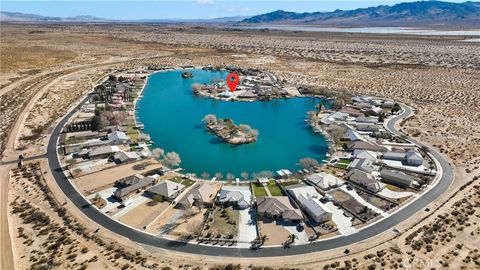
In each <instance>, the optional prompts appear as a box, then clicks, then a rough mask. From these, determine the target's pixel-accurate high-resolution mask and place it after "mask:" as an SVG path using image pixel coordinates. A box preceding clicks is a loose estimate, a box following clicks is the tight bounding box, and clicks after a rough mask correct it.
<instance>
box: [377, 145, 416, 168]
mask: <svg viewBox="0 0 480 270" xmlns="http://www.w3.org/2000/svg"><path fill="white" fill-rule="evenodd" d="M382 157H383V159H386V160H398V161H402V162H405V163H407V164H408V165H412V166H420V165H422V164H423V157H422V155H421V154H420V153H418V152H417V151H415V150H413V149H410V150H408V151H407V152H386V153H384V154H383V156H382Z"/></svg>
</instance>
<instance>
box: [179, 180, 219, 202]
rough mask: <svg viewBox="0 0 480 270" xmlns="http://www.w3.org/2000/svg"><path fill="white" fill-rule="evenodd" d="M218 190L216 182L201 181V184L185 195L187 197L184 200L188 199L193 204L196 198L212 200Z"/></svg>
mask: <svg viewBox="0 0 480 270" xmlns="http://www.w3.org/2000/svg"><path fill="white" fill-rule="evenodd" d="M216 192H217V187H216V184H215V183H206V182H204V183H201V184H200V185H199V186H197V187H195V188H194V189H193V190H192V191H190V193H189V194H188V195H187V196H185V199H183V200H182V201H185V200H186V201H187V202H188V203H189V204H190V205H192V204H193V203H194V202H195V200H201V201H203V202H212V201H213V199H214V196H215V193H216Z"/></svg>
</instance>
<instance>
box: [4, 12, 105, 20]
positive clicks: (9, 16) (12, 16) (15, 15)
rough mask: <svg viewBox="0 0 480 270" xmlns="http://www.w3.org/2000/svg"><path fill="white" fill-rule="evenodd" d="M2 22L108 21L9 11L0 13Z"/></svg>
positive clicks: (85, 16) (89, 17) (95, 18)
mask: <svg viewBox="0 0 480 270" xmlns="http://www.w3.org/2000/svg"><path fill="white" fill-rule="evenodd" d="M0 20H1V21H12V22H48V21H56V22H60V21H65V22H95V21H106V20H105V19H102V18H97V17H93V16H88V15H81V16H75V17H66V18H62V17H49V16H41V15H36V14H26V13H21V12H8V11H1V12H0Z"/></svg>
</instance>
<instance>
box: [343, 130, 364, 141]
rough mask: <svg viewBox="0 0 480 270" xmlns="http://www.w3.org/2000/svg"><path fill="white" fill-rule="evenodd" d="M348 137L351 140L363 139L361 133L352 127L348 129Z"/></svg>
mask: <svg viewBox="0 0 480 270" xmlns="http://www.w3.org/2000/svg"><path fill="white" fill-rule="evenodd" d="M346 137H347V138H348V139H349V140H350V141H360V140H361V139H362V138H361V137H360V135H358V133H357V132H356V131H354V130H352V129H347V132H346Z"/></svg>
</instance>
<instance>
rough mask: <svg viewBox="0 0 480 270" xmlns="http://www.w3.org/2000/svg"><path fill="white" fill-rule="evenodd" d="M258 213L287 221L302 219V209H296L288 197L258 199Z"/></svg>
mask: <svg viewBox="0 0 480 270" xmlns="http://www.w3.org/2000/svg"><path fill="white" fill-rule="evenodd" d="M257 211H258V212H260V213H266V214H269V215H272V216H280V215H281V216H282V217H283V218H287V219H302V218H303V215H302V212H301V210H300V209H295V208H294V207H293V205H292V204H291V203H290V200H289V199H288V197H287V196H275V197H258V198H257Z"/></svg>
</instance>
